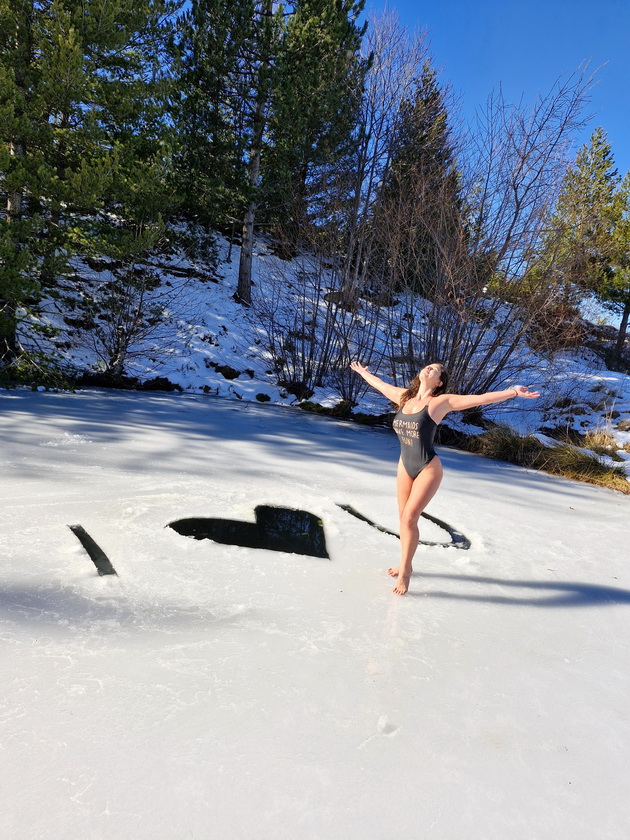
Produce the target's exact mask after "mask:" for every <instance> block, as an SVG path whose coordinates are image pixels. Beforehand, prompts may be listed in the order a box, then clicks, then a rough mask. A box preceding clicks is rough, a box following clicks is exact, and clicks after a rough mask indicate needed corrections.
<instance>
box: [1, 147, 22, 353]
mask: <svg viewBox="0 0 630 840" xmlns="http://www.w3.org/2000/svg"><path fill="white" fill-rule="evenodd" d="M9 154H10V155H11V156H12V157H24V147H23V146H22V144H21V143H19V142H11V143H9ZM21 214H22V192H21V190H15V191H14V192H11V193H9V194H8V196H7V214H6V220H7V223H8V224H12V223H14V222H15V221H17V220H18V219H19V218H20V215H21ZM16 310H17V304H16V301H15V300H9V299H7V298H0V317H2V322H3V323H2V324H1V326H0V329H1V332H0V360H2V361H3V362H12V361H13V359H15V357H16V355H17V335H16V331H17V320H16Z"/></svg>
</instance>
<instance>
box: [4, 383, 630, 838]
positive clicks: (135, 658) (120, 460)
mask: <svg viewBox="0 0 630 840" xmlns="http://www.w3.org/2000/svg"><path fill="white" fill-rule="evenodd" d="M0 407H1V411H0V428H1V429H2V439H3V441H4V447H3V450H2V455H1V456H0V458H1V460H2V471H1V472H0V476H1V478H0V490H1V492H2V507H1V508H0V510H1V513H0V516H1V517H2V522H3V533H4V534H5V538H4V540H3V546H2V554H3V559H2V563H1V564H0V578H1V585H0V638H1V640H2V644H1V646H0V667H1V669H2V675H3V692H2V705H1V706H0V751H1V755H2V785H1V788H2V800H3V804H2V808H1V809H0V836H1V837H7V838H11V840H36V839H37V838H42V839H43V838H45V839H46V840H79V839H80V840H145V839H146V840H175V838H176V840H180V838H193V840H208V838H210V839H211V840H215V838H216V840H224V838H228V839H229V840H232V838H234V839H235V840H236V839H237V838H238V840H240V838H257V840H391V838H394V837H395V838H400V840H417V838H436V840H461V838H462V837H468V838H475V840H476V838H483V840H506V838H509V839H510V840H532V838H536V840H593V838H606V840H626V838H627V837H628V834H629V832H630V808H629V805H628V803H629V802H630V795H629V794H630V790H629V781H628V780H629V778H630V777H629V775H628V772H627V770H628V767H627V756H628V750H629V749H630V723H629V719H628V714H627V702H628V695H629V693H630V667H629V665H630V655H629V654H630V643H629V639H630V569H629V567H628V556H627V551H626V549H627V522H628V511H629V504H630V501H629V500H628V498H627V497H626V496H622V495H620V494H617V493H614V492H613V491H609V490H606V489H602V488H596V487H592V486H589V485H581V484H575V483H570V482H567V481H564V480H561V479H557V478H554V477H551V476H547V475H542V474H536V473H530V472H527V471H525V470H522V469H519V468H516V467H513V466H510V465H506V464H500V463H495V462H492V461H489V460H486V459H479V458H476V457H474V456H472V455H468V454H465V453H459V452H456V451H454V450H443V451H442V453H441V455H442V457H443V460H444V464H445V472H446V476H445V480H444V483H443V486H442V488H441V490H440V492H439V494H438V496H437V497H436V498H435V500H434V501H433V503H432V504H431V506H430V508H429V512H430V513H431V514H432V515H433V516H435V517H438V518H440V519H442V520H444V521H445V522H446V523H448V524H450V525H451V526H452V527H454V528H457V529H458V530H459V531H461V532H462V533H463V534H465V535H466V536H467V537H468V538H469V539H470V540H471V543H472V546H471V548H470V549H469V550H468V551H461V550H455V549H453V548H450V547H427V546H425V547H422V548H421V549H420V552H419V554H418V557H417V562H416V572H415V573H414V576H413V578H412V584H411V591H410V593H409V595H408V596H406V597H405V598H398V597H395V596H393V595H392V594H391V593H390V589H391V585H392V581H391V580H390V579H389V578H388V577H387V576H386V574H385V572H384V570H385V568H386V567H387V566H388V565H390V564H391V563H392V562H395V561H396V559H397V551H398V543H397V541H396V540H395V539H394V538H393V537H391V536H387V535H386V534H383V533H381V532H379V531H377V530H375V529H374V528H371V527H370V526H369V525H367V524H365V523H364V522H361V521H359V520H358V519H356V518H354V517H352V516H350V515H349V514H348V513H346V512H345V511H343V510H342V509H341V508H340V507H339V505H340V504H350V505H352V506H353V507H354V508H355V509H356V510H358V511H359V512H361V513H362V514H364V515H366V516H367V517H369V518H370V519H373V520H375V521H376V522H378V523H379V524H381V525H383V526H385V527H387V528H390V529H396V512H395V498H394V483H395V464H396V441H395V439H394V436H393V434H392V433H391V432H388V431H387V430H384V429H365V428H363V427H358V426H355V425H352V424H344V423H340V422H336V421H332V420H329V419H327V418H317V417H314V416H311V415H304V414H303V413H301V412H297V411H294V410H291V409H287V408H281V407H274V406H262V405H258V404H256V403H255V402H250V403H247V402H245V401H236V400H226V399H217V398H215V397H210V396H201V395H198V396H193V395H191V394H178V395H164V394H161V395H157V394H155V395H146V394H129V393H114V392H106V391H102V392H100V391H92V392H84V393H81V394H67V393H59V394H55V393H29V392H26V391H12V392H0ZM260 504H271V505H282V506H286V507H291V508H301V509H304V510H307V511H310V512H312V513H314V514H316V515H317V516H318V517H320V518H321V520H322V522H323V525H324V529H325V534H326V539H327V546H328V552H329V555H330V559H322V558H314V557H304V556H301V555H297V554H287V553H282V552H272V551H267V550H257V549H253V548H243V547H240V546H237V545H222V544H218V543H214V542H209V541H206V540H203V541H194V540H191V539H188V538H185V537H182V536H179V535H178V534H177V533H175V531H173V530H172V529H170V528H166V527H165V526H166V525H167V524H168V523H169V522H172V521H173V520H175V519H178V518H183V517H190V516H203V517H222V518H228V519H239V520H245V521H253V510H254V508H255V507H256V506H257V505H260ZM69 524H81V525H83V526H84V528H86V530H87V531H88V532H89V533H90V534H91V536H92V537H93V538H94V539H95V540H96V541H97V542H98V543H99V544H100V545H101V547H102V548H103V549H104V550H105V551H106V552H107V554H108V555H109V557H110V559H111V560H112V562H113V564H114V566H115V567H116V569H117V571H118V573H119V576H118V577H99V576H98V575H97V574H96V571H95V569H94V567H93V565H92V564H91V562H90V560H89V559H88V557H87V554H86V553H85V551H84V550H83V549H82V548H81V546H80V544H79V542H78V541H77V539H76V537H75V536H74V535H73V534H72V533H71V531H70V530H69V529H68V528H67V525H69ZM422 538H423V539H425V540H428V541H437V540H442V539H444V538H445V534H444V532H443V531H442V530H440V529H439V528H437V527H436V526H433V525H428V524H427V523H424V525H423V531H422ZM446 541H447V542H448V538H446Z"/></svg>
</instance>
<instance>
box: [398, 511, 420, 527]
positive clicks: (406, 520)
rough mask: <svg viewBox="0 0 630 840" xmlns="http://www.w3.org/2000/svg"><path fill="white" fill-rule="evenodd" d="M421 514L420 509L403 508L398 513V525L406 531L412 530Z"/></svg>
mask: <svg viewBox="0 0 630 840" xmlns="http://www.w3.org/2000/svg"><path fill="white" fill-rule="evenodd" d="M421 515H422V511H417V512H416V511H415V510H414V511H412V510H403V512H402V513H401V514H400V527H401V528H405V529H406V530H408V531H413V530H414V528H415V529H417V527H418V521H419V519H420V516H421Z"/></svg>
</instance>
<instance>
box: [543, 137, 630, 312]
mask: <svg viewBox="0 0 630 840" xmlns="http://www.w3.org/2000/svg"><path fill="white" fill-rule="evenodd" d="M618 184H619V176H618V174H617V170H616V169H615V164H614V160H613V155H612V149H611V145H610V143H609V142H608V140H607V138H606V133H605V132H604V129H603V128H601V127H600V128H597V129H596V130H595V132H593V135H592V136H591V138H590V141H589V142H588V143H586V144H585V145H584V146H583V147H582V148H581V149H580V151H579V152H578V155H577V157H576V160H575V165H574V166H573V167H571V169H569V171H568V172H567V175H566V177H565V180H564V183H563V185H562V189H561V191H560V195H559V197H558V203H557V206H556V209H555V213H554V215H553V217H552V219H551V224H550V229H551V232H550V234H549V235H548V237H547V247H548V248H549V249H551V250H553V251H554V252H555V259H556V263H557V269H556V272H555V275H556V283H557V284H558V285H559V287H560V288H561V290H562V296H563V299H564V302H565V303H567V304H573V305H575V304H576V303H577V302H578V301H579V299H580V298H581V296H582V295H583V294H584V292H585V291H592V292H595V293H597V291H598V290H599V289H600V288H601V287H602V285H603V284H604V283H605V282H606V279H607V276H608V272H609V267H610V264H611V261H612V257H613V232H614V229H615V223H616V217H617V215H618V212H617V210H616V207H615V200H614V195H615V190H616V188H617V186H618Z"/></svg>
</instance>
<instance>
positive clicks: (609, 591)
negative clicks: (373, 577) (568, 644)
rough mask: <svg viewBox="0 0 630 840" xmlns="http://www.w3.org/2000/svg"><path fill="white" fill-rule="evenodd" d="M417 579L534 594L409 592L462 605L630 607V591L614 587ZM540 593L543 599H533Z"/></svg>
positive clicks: (434, 577)
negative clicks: (504, 588) (461, 603)
mask: <svg viewBox="0 0 630 840" xmlns="http://www.w3.org/2000/svg"><path fill="white" fill-rule="evenodd" d="M413 577H414V578H422V579H425V580H428V579H431V580H453V581H457V582H458V583H461V582H462V581H468V582H470V583H473V584H476V585H478V584H482V585H484V586H500V587H507V588H510V589H523V590H533V592H532V596H530V597H525V596H524V595H523V596H521V595H519V594H518V593H515V594H514V595H500V594H497V595H492V594H490V593H488V594H487V595H474V594H472V592H471V593H465V594H462V593H461V592H448V591H439V590H437V591H436V590H433V591H429V592H409V593H407V594H408V595H411V597H416V598H448V599H452V600H460V601H478V602H482V603H487V604H502V605H506V606H528V607H610V606H615V605H618V604H629V605H630V591H629V590H627V589H619V588H617V587H614V586H600V585H599V584H594V583H570V582H566V583H563V582H555V581H537V580H505V579H500V578H488V577H475V576H474V575H442V574H437V573H432V572H414V573H413ZM534 593H539V594H540V597H533V594H534Z"/></svg>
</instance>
